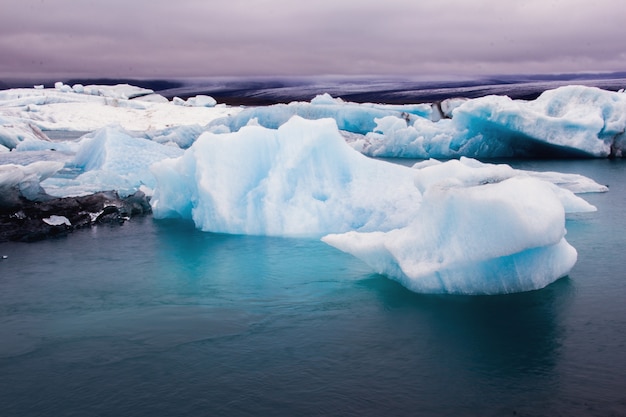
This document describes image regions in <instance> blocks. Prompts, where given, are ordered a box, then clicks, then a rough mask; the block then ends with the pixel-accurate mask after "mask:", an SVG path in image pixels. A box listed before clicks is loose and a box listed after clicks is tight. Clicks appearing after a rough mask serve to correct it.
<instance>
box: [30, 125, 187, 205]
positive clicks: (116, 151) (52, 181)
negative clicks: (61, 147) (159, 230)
mask: <svg viewBox="0 0 626 417" xmlns="http://www.w3.org/2000/svg"><path fill="white" fill-rule="evenodd" d="M181 154H182V150H181V149H179V148H178V147H173V146H166V145H161V144H158V143H155V142H152V141H150V140H147V139H142V138H136V137H133V136H131V135H130V134H129V133H128V132H125V131H124V130H123V129H121V128H114V127H107V128H104V129H101V130H98V131H96V132H94V133H93V134H91V135H88V136H86V137H85V138H84V139H83V140H82V141H81V142H80V144H79V146H78V148H77V150H76V154H75V156H74V158H73V160H72V161H71V162H70V163H69V164H68V165H69V166H70V167H73V168H75V169H77V170H78V172H79V175H78V176H77V177H75V178H71V177H70V178H68V177H55V178H49V179H47V180H45V181H43V182H42V183H41V186H42V187H43V188H44V190H45V191H46V192H47V193H48V194H50V195H53V196H57V197H69V196H79V195H87V194H90V193H94V192H98V191H109V190H115V191H117V192H118V193H119V194H120V196H122V197H124V196H127V195H130V194H133V193H135V192H136V191H139V190H141V191H144V192H148V193H151V192H152V191H151V190H152V189H153V188H154V187H155V185H156V182H155V178H154V176H153V175H152V173H151V171H150V166H151V165H152V164H153V163H154V162H157V161H160V160H162V159H165V158H171V157H177V156H180V155H181Z"/></svg>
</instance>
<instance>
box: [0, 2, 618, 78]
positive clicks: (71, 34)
mask: <svg viewBox="0 0 626 417" xmlns="http://www.w3.org/2000/svg"><path fill="white" fill-rule="evenodd" d="M625 17H626V1H623V0H594V1H591V0H430V1H423V0H378V1H373V0H308V1H298V0H176V1H173V0H0V77H4V78H7V77H11V78H34V79H36V78H51V77H52V78H54V77H108V78H123V77H129V78H179V77H209V76H311V75H347V76H357V75H359V76H361V75H364V76H367V75H385V76H391V75H397V76H412V77H414V76H419V77H428V76H431V77H436V76H439V77H445V76H474V75H488V74H530V73H542V74H543V73H577V72H611V71H624V70H626V42H625V39H626V29H625V28H626V21H625Z"/></svg>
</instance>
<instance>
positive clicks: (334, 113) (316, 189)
mask: <svg viewBox="0 0 626 417" xmlns="http://www.w3.org/2000/svg"><path fill="white" fill-rule="evenodd" d="M151 93H152V92H151V91H150V90H143V89H137V88H135V87H131V86H118V87H116V88H97V86H73V87H69V86H66V85H63V84H58V85H57V86H56V87H55V89H54V90H52V91H49V90H48V89H31V90H9V91H7V92H2V93H0V151H2V152H3V153H1V154H0V160H5V161H9V162H10V163H8V162H4V164H3V165H2V166H1V167H0V168H2V169H0V189H6V190H11V193H13V194H11V193H7V194H6V195H11V196H12V197H11V198H13V197H15V196H16V195H17V194H15V190H18V191H19V194H21V195H23V196H31V197H33V196H35V197H36V196H37V195H39V194H40V192H41V188H40V186H41V187H43V190H45V191H46V192H47V193H48V194H51V195H54V196H60V197H62V196H72V195H82V194H88V193H93V192H96V191H105V190H111V189H114V190H117V191H118V192H119V193H120V194H122V195H128V194H132V193H133V192H135V191H137V190H142V191H144V192H146V193H147V194H149V195H150V194H153V198H152V201H151V204H152V207H153V211H154V216H155V218H166V217H181V218H188V219H191V220H193V221H194V222H195V224H196V226H197V227H198V228H199V229H201V230H204V231H209V232H219V233H231V234H255V235H273V236H302V237H306V238H321V239H322V240H323V241H324V242H326V243H328V244H329V245H332V246H334V247H336V248H338V249H340V250H342V251H345V252H347V253H350V254H352V255H354V256H356V257H358V258H360V259H362V260H363V261H364V262H365V263H366V264H368V265H370V267H371V268H373V269H374V270H375V271H376V272H378V273H381V274H385V275H386V276H388V277H390V278H392V279H395V280H397V281H399V282H400V283H402V284H403V285H405V286H406V287H407V288H410V289H411V290H414V291H418V292H429V293H463V294H494V293H508V292H519V291H526V290H532V289H537V288H542V287H544V286H546V285H548V284H549V283H551V282H553V281H554V280H556V279H558V278H559V277H562V276H564V275H567V274H568V272H569V271H570V269H571V268H572V266H573V265H574V263H575V262H576V257H577V255H576V250H575V249H574V248H573V247H572V246H570V245H569V243H568V242H567V241H566V239H565V234H566V230H565V218H566V215H567V214H568V213H574V212H585V211H593V210H595V208H594V207H593V206H591V205H590V204H588V203H587V202H586V201H584V200H583V199H581V198H580V197H578V196H577V195H576V193H586V192H599V191H606V188H605V187H603V186H600V185H598V184H597V183H595V182H594V181H592V180H590V179H588V178H585V177H582V176H579V175H571V174H559V173H536V172H527V171H519V170H514V169H512V168H511V167H510V166H508V165H491V164H484V163H480V162H478V161H476V160H474V159H470V158H465V157H464V156H471V157H494V156H533V155H546V154H550V155H558V154H559V153H563V152H566V153H569V154H570V155H571V154H574V155H586V156H595V157H606V156H609V155H611V156H621V155H622V152H623V149H624V147H625V143H626V137H625V134H624V131H625V129H626V95H625V94H623V93H614V92H608V91H603V90H600V89H596V88H589V87H564V88H559V89H556V90H552V91H547V92H546V93H544V94H543V95H542V96H541V97H540V98H539V99H537V100H535V101H532V102H526V101H515V100H510V99H509V98H507V97H496V96H491V97H484V98H482V99H474V100H460V99H459V100H448V101H445V102H443V103H441V104H440V105H437V106H436V105H429V104H418V105H406V106H390V105H377V104H355V103H346V102H343V101H342V100H340V99H334V98H332V97H330V96H328V95H323V96H318V97H317V98H315V99H314V100H312V101H311V102H310V103H305V102H301V103H290V104H286V105H276V106H268V107H256V108H255V107H253V108H239V107H238V108H232V107H225V106H221V105H216V104H215V102H214V100H212V99H211V98H210V97H207V96H197V97H195V98H192V99H189V100H187V101H184V100H180V99H178V100H174V101H173V102H168V101H167V100H166V99H164V98H163V97H160V96H158V95H153V94H151ZM112 123H113V125H112ZM59 129H60V130H66V131H75V132H79V131H89V133H87V134H86V135H84V136H82V137H80V138H79V139H77V140H65V141H58V140H57V141H51V140H50V139H49V138H48V137H47V132H49V131H50V130H59ZM9 150H10V152H9ZM357 151H358V152H357ZM363 154H366V155H374V156H408V157H419V158H424V159H426V158H430V157H433V156H435V157H446V158H447V157H458V158H460V159H458V160H451V161H448V162H439V161H436V160H427V161H424V162H422V163H419V164H416V165H415V166H414V167H405V166H400V165H396V164H391V163H388V162H384V161H380V160H374V159H371V158H368V157H366V156H364V155H363ZM3 155H4V156H3ZM5 156H6V159H2V158H5ZM33 158H35V161H33V160H32V159H33ZM31 162H35V163H31ZM50 219H53V220H50V221H53V222H55V223H58V222H59V221H60V219H57V218H52V217H51V218H50ZM61 220H62V219H61Z"/></svg>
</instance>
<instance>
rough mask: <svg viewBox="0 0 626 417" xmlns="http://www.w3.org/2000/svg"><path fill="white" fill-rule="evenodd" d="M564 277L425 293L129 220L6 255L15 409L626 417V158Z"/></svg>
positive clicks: (558, 166)
mask: <svg viewBox="0 0 626 417" xmlns="http://www.w3.org/2000/svg"><path fill="white" fill-rule="evenodd" d="M513 165H514V166H515V167H516V168H526V169H534V170H555V171H561V172H575V173H580V174H583V175H587V176H589V177H591V178H593V179H595V180H596V181H598V182H600V183H604V184H608V185H609V186H610V191H609V192H608V193H605V194H591V195H586V196H585V198H586V199H587V200H588V201H590V202H591V203H592V204H594V205H596V206H597V207H598V212H596V213H587V214H583V215H576V216H574V217H572V218H571V219H570V220H568V222H567V228H568V236H567V239H568V241H569V242H570V243H572V245H573V246H574V247H576V248H577V250H578V254H579V257H578V263H577V264H576V266H575V267H574V269H573V270H572V272H571V274H570V276H569V277H566V278H563V279H560V280H558V281H557V282H555V283H554V284H552V285H550V286H549V287H547V288H545V289H542V290H539V291H533V292H528V293H521V294H512V295H502V296H480V297H469V296H432V295H429V296H426V295H420V294H415V293H412V292H410V291H408V290H407V289H405V288H404V287H402V286H400V285H399V284H397V283H395V282H393V281H390V280H388V279H386V278H385V277H383V276H380V275H376V274H373V273H371V271H370V270H369V269H368V268H367V267H366V266H365V265H364V264H362V263H361V262H360V261H358V260H356V259H354V258H352V257H351V256H349V255H347V254H344V253H342V252H339V251H337V250H335V249H333V248H331V247H329V246H327V245H325V244H324V243H322V242H320V241H317V240H307V239H283V238H267V237H250V236H228V235H216V234H210V233H202V232H199V231H196V230H195V229H194V228H193V225H191V224H190V223H187V222H182V221H172V220H168V221H155V220H153V219H152V218H144V219H139V220H133V221H131V222H128V223H126V224H124V225H123V226H121V227H113V228H111V227H108V226H102V227H96V228H93V229H89V230H82V231H79V232H76V233H74V234H72V235H70V236H69V237H67V238H61V239H52V240H47V241H43V242H38V243H31V244H16V243H5V244H0V256H3V255H4V256H7V258H6V259H3V260H0V415H1V416H199V415H207V416H233V417H235V416H382V415H387V416H478V415H480V416H507V415H511V416H513V415H517V416H524V415H528V416H538V415H541V416H544V415H545V416H558V415H562V416H571V415H587V416H611V415H615V416H618V415H626V302H625V299H626V273H625V272H624V266H623V265H624V261H623V260H624V248H626V216H625V215H624V214H625V213H626V185H625V184H624V178H626V161H607V160H590V161H587V160H585V161H520V162H515V163H513Z"/></svg>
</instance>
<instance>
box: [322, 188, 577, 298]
mask: <svg viewBox="0 0 626 417" xmlns="http://www.w3.org/2000/svg"><path fill="white" fill-rule="evenodd" d="M564 236H565V210H564V208H563V205H562V204H561V201H560V200H559V198H558V197H557V196H556V195H555V193H554V192H553V190H552V188H551V187H550V186H549V184H547V183H545V182H543V181H539V180H536V179H532V178H512V179H507V180H504V181H502V182H498V183H494V184H484V185H475V186H470V187H458V186H456V187H455V186H434V187H430V188H429V189H428V190H427V191H426V192H425V193H424V200H423V202H422V205H421V207H420V210H419V212H418V213H417V214H416V216H415V218H414V219H412V220H411V221H410V222H409V224H407V225H406V226H405V227H403V228H400V229H396V230H392V231H389V232H373V233H359V232H349V233H345V234H333V235H328V236H325V237H324V238H323V240H324V242H326V243H328V244H330V245H332V246H334V247H336V248H338V249H341V250H343V251H345V252H348V253H351V254H353V255H354V256H356V257H358V258H360V259H362V260H363V261H364V262H366V263H367V264H368V265H370V266H371V267H372V268H373V269H374V270H375V271H376V272H378V273H381V274H385V275H387V276H389V277H391V278H393V279H395V280H397V281H399V282H400V283H402V284H403V285H404V286H406V287H407V288H409V289H411V290H414V291H417V292H424V293H460V294H496V293H509V292H517V291H526V290H532V289H537V288H542V287H545V286H546V285H548V284H550V283H551V282H553V281H554V280H555V279H557V278H559V277H561V276H564V275H567V274H568V272H569V271H570V270H571V268H572V267H573V266H574V263H575V262H576V250H575V249H574V248H573V247H572V246H570V245H569V244H568V243H567V242H566V241H565V238H564Z"/></svg>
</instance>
